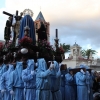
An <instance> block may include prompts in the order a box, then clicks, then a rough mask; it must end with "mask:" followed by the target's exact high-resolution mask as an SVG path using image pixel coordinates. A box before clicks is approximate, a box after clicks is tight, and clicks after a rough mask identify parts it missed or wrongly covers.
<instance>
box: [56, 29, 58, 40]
mask: <svg viewBox="0 0 100 100" xmlns="http://www.w3.org/2000/svg"><path fill="white" fill-rule="evenodd" d="M56 39H58V29H56Z"/></svg>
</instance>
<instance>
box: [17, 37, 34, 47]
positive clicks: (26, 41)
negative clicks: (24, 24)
mask: <svg viewBox="0 0 100 100" xmlns="http://www.w3.org/2000/svg"><path fill="white" fill-rule="evenodd" d="M32 43H33V41H32V39H31V38H30V37H28V36H24V37H23V38H22V39H21V40H19V44H20V45H21V46H28V45H29V44H32Z"/></svg>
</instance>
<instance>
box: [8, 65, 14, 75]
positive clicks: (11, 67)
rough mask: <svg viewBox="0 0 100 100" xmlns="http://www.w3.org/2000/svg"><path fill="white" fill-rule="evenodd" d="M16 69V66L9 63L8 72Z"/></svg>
mask: <svg viewBox="0 0 100 100" xmlns="http://www.w3.org/2000/svg"><path fill="white" fill-rule="evenodd" d="M13 70H14V66H13V65H11V64H9V69H8V71H7V72H8V73H10V72H12V71H13Z"/></svg>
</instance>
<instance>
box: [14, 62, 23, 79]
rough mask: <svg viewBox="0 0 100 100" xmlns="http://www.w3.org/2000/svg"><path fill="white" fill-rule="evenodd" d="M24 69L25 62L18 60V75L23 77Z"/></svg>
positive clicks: (16, 69)
mask: <svg viewBox="0 0 100 100" xmlns="http://www.w3.org/2000/svg"><path fill="white" fill-rule="evenodd" d="M22 70H23V62H16V68H15V71H16V72H17V73H18V76H19V77H21V75H22Z"/></svg>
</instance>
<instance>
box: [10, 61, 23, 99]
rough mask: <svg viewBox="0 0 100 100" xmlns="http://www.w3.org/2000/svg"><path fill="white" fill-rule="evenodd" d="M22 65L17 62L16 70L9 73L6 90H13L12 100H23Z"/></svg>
mask: <svg viewBox="0 0 100 100" xmlns="http://www.w3.org/2000/svg"><path fill="white" fill-rule="evenodd" d="M22 70H23V63H22V62H17V63H16V68H15V70H14V71H12V72H11V74H10V78H9V84H8V89H9V91H11V90H13V91H14V95H13V98H14V99H15V100H24V82H23V81H22Z"/></svg>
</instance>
